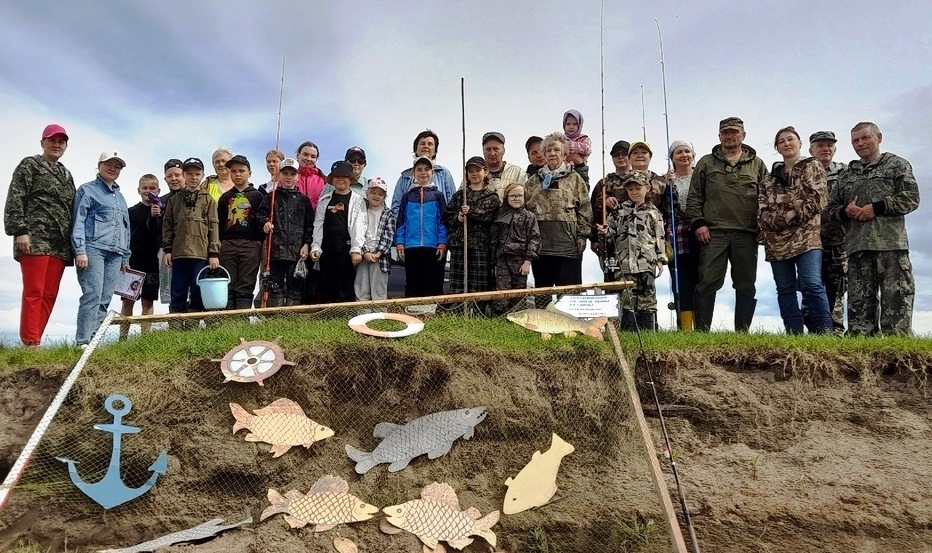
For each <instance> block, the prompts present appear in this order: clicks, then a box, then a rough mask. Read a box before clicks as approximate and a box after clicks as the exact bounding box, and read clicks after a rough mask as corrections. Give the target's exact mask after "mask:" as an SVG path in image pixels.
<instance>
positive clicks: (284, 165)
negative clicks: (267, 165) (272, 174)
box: [278, 157, 300, 172]
mask: <svg viewBox="0 0 932 553" xmlns="http://www.w3.org/2000/svg"><path fill="white" fill-rule="evenodd" d="M298 167H299V166H298V160H296V159H295V158H293V157H286V158H285V159H283V160H281V162H280V163H279V164H278V170H279V171H284V170H285V169H293V170H294V171H295V172H298V171H300V169H299V168H298Z"/></svg>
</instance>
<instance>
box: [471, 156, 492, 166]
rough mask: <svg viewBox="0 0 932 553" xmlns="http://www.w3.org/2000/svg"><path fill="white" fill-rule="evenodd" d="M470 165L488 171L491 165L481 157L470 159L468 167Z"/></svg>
mask: <svg viewBox="0 0 932 553" xmlns="http://www.w3.org/2000/svg"><path fill="white" fill-rule="evenodd" d="M470 165H474V166H476V167H481V168H483V169H487V168H488V167H489V164H488V163H486V162H485V158H483V157H481V156H472V157H471V158H469V159H468V160H467V161H466V167H469V166H470Z"/></svg>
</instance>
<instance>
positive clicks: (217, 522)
mask: <svg viewBox="0 0 932 553" xmlns="http://www.w3.org/2000/svg"><path fill="white" fill-rule="evenodd" d="M250 523H252V514H251V513H250V512H249V509H246V518H245V519H244V520H242V521H240V522H237V523H236V524H230V525H227V526H222V524H223V519H222V518H215V519H213V520H209V521H207V522H205V523H204V524H199V525H197V526H195V527H194V528H188V529H187V530H181V531H180V532H174V533H172V534H166V535H164V536H162V537H161V538H155V539H154V540H150V541H147V542H143V543H140V544H137V545H134V546H132V547H124V548H122V549H102V550H100V551H98V553H144V552H147V551H155V550H157V549H161V548H163V547H168V546H170V545H174V544H176V543H182V542H187V541H200V540H206V539H208V538H214V537H216V536H217V535H218V534H220V533H221V532H225V531H227V530H232V529H233V528H239V527H240V526H243V525H244V524H250Z"/></svg>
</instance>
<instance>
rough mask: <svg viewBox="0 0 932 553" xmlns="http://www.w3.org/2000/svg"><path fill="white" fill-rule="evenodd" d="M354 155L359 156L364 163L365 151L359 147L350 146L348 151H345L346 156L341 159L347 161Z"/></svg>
mask: <svg viewBox="0 0 932 553" xmlns="http://www.w3.org/2000/svg"><path fill="white" fill-rule="evenodd" d="M354 155H355V156H359V157H361V158H362V160H363V161H366V151H365V150H363V149H362V148H360V147H359V146H351V147H350V148H349V149H348V150H346V155H345V156H343V159H345V160H346V161H349V159H350V158H351V157H353V156H354Z"/></svg>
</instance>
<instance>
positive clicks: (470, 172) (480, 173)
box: [466, 165, 488, 186]
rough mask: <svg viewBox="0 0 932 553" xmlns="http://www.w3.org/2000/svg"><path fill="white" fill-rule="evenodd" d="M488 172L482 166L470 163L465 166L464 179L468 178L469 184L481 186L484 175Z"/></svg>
mask: <svg viewBox="0 0 932 553" xmlns="http://www.w3.org/2000/svg"><path fill="white" fill-rule="evenodd" d="M487 174H488V172H487V171H486V170H485V169H484V168H482V167H476V166H475V165H470V166H469V167H467V168H466V179H467V180H469V184H470V185H471V186H482V185H483V184H485V182H484V181H485V176H486V175H487Z"/></svg>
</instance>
